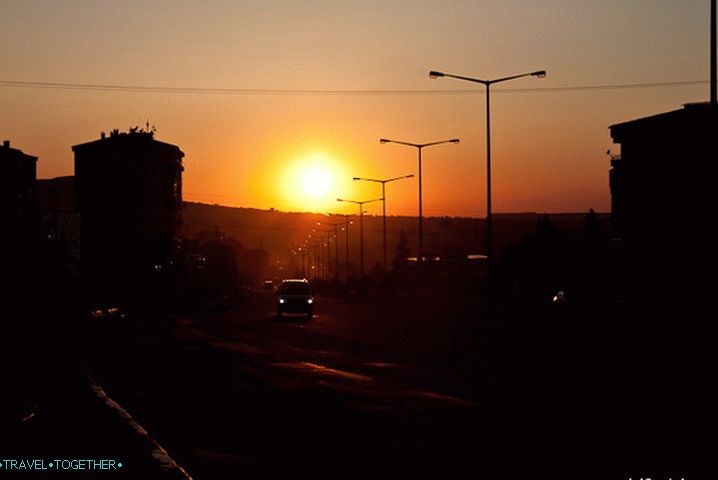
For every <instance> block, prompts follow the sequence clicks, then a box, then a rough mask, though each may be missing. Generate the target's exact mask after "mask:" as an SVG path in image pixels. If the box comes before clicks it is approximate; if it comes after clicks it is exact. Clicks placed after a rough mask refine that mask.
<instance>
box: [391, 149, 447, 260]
mask: <svg viewBox="0 0 718 480" xmlns="http://www.w3.org/2000/svg"><path fill="white" fill-rule="evenodd" d="M379 143H398V144H399V145H406V146H408V147H414V148H416V149H417V150H418V151H419V242H418V243H419V245H418V250H419V255H418V256H417V257H416V258H417V262H418V263H422V262H423V261H424V220H423V215H424V214H423V210H422V203H421V198H422V195H421V150H422V149H423V148H424V147H432V146H434V145H441V144H442V143H459V139H458V138H452V139H451V140H442V141H440V142H431V143H409V142H400V141H398V140H389V139H386V138H382V139H380V140H379Z"/></svg>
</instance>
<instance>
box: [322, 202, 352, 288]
mask: <svg viewBox="0 0 718 480" xmlns="http://www.w3.org/2000/svg"><path fill="white" fill-rule="evenodd" d="M327 215H334V216H337V217H344V241H345V242H346V246H345V248H344V256H345V260H344V270H345V273H346V275H345V279H346V278H349V224H351V223H354V222H353V221H349V217H351V215H346V214H343V213H328V214H327ZM335 225H336V224H335ZM337 243H338V239H337ZM338 258H339V257H337V259H338ZM338 271H339V270H337V272H338ZM337 278H339V274H338V273H337Z"/></svg>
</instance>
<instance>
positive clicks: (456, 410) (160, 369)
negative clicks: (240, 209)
mask: <svg viewBox="0 0 718 480" xmlns="http://www.w3.org/2000/svg"><path fill="white" fill-rule="evenodd" d="M273 301H274V297H273V295H272V293H271V292H269V291H265V290H257V291H253V292H251V293H250V294H249V295H248V296H247V298H246V299H245V301H244V302H242V303H241V304H239V305H237V306H236V307H235V308H232V309H229V310H226V311H213V312H210V311H204V312H197V313H192V314H181V315H169V316H168V315H166V314H159V313H158V314H150V313H146V312H145V313H143V314H128V315H127V316H125V317H119V316H106V317H101V318H98V319H94V320H91V321H89V323H88V324H87V325H86V328H83V329H82V332H81V334H78V335H79V337H81V340H79V341H78V344H77V345H78V346H77V347H76V348H77V349H78V352H80V353H78V352H75V353H76V355H70V356H72V357H73V358H74V357H78V358H77V359H76V364H77V365H80V366H78V367H77V368H78V369H79V370H82V371H85V370H83V369H84V368H85V366H87V370H86V372H87V375H88V378H90V381H91V382H93V385H94V386H95V387H96V388H98V387H101V388H102V389H103V391H104V392H106V393H107V395H108V397H109V398H112V399H113V400H114V401H116V402H117V404H119V405H120V406H121V407H122V409H123V410H124V411H125V412H126V413H127V414H129V415H131V416H132V417H133V419H134V421H135V422H136V424H138V425H141V426H142V427H143V428H144V430H146V433H147V435H146V436H145V437H143V438H142V439H141V440H138V439H137V436H136V435H134V436H133V435H132V434H131V433H127V430H126V429H125V430H123V429H122V427H121V426H120V425H119V423H123V422H124V423H127V422H128V420H127V418H124V419H118V418H117V417H118V416H117V415H114V414H112V413H108V411H107V409H106V408H102V407H98V406H97V402H93V401H91V400H89V399H88V398H85V397H83V396H82V395H79V394H77V393H71V394H70V393H67V394H65V393H62V394H60V393H55V394H49V395H46V396H45V398H46V400H45V401H40V404H41V407H42V408H40V409H39V410H40V412H41V414H40V415H38V416H37V418H36V419H34V420H30V421H29V422H26V423H27V424H28V425H30V426H23V427H22V428H16V429H15V430H13V431H10V430H6V435H5V440H8V438H9V437H8V435H10V434H12V435H15V436H14V437H12V438H10V440H11V441H10V442H8V443H9V444H10V445H11V447H7V448H11V449H13V448H14V452H15V453H16V454H17V455H22V454H24V453H27V452H28V451H32V450H33V449H39V450H40V451H42V453H43V454H48V455H49V454H55V455H62V454H65V455H71V454H72V453H73V452H83V453H84V452H87V454H88V455H95V456H96V455H100V454H103V455H106V456H115V457H118V458H127V459H128V460H130V461H128V462H127V463H128V467H127V469H126V470H125V471H123V472H112V473H111V474H109V475H111V476H107V475H105V476H102V477H98V478H163V477H161V476H162V475H165V476H167V478H181V477H182V475H184V474H183V473H182V472H178V470H177V469H172V468H159V467H158V466H157V462H154V463H153V462H152V461H151V460H152V456H153V455H154V457H155V458H154V459H155V460H156V457H157V448H156V447H158V446H161V447H162V448H163V449H164V452H165V453H168V454H169V455H170V456H171V457H172V459H174V461H176V464H177V465H179V466H181V467H182V468H183V469H184V470H185V471H186V473H187V474H188V475H191V476H192V478H196V479H226V478H267V477H274V476H279V475H283V476H286V475H291V476H313V477H321V478H325V477H332V478H342V477H347V476H350V477H354V476H359V475H361V476H364V477H367V476H368V477H370V478H373V477H385V476H389V475H393V476H395V477H397V478H409V477H412V476H420V477H422V478H427V477H436V478H577V479H581V478H611V479H613V478H616V479H628V478H642V477H643V478H648V477H651V478H654V479H658V478H666V479H668V478H686V479H688V478H712V477H711V476H708V477H706V476H705V475H706V473H707V469H710V470H711V471H714V469H712V465H711V464H710V463H708V462H707V461H706V460H707V459H709V458H710V456H709V455H708V453H709V445H710V443H709V442H708V440H707V438H709V437H708V436H706V435H710V431H711V429H710V428H709V422H708V421H707V418H706V417H705V416H704V412H706V411H708V409H706V408H705V406H706V405H707V404H709V402H708V400H707V398H708V396H707V392H708V391H709V390H710V388H709V387H710V384H711V379H710V377H709V376H708V375H707V374H706V372H707V371H709V369H708V368H706V365H707V363H706V362H707V357H708V355H707V354H706V352H705V350H704V349H703V348H702V347H700V345H704V344H706V343H707V342H704V341H698V340H697V337H701V336H702V335H701V334H700V333H699V332H700V331H699V330H695V331H691V329H690V328H685V327H682V326H681V327H679V326H678V325H680V323H679V322H677V321H676V322H673V323H670V322H668V323H666V322H665V321H664V320H663V319H665V318H668V319H669V320H670V319H671V316H675V315H676V314H671V313H669V312H657V311H656V310H655V309H654V308H647V307H630V308H628V307H625V308H622V309H612V310H611V311H606V310H601V309H596V310H590V309H589V310H586V309H580V310H578V309H577V310H566V311H543V310H542V311H539V312H530V313H529V312H525V311H524V312H519V313H518V314H517V313H516V312H513V313H512V314H511V315H499V316H495V317H489V316H487V315H486V314H485V313H482V309H480V308H479V307H478V306H476V305H473V304H472V303H471V302H469V301H462V300H460V299H457V298H435V297H432V295H430V294H429V293H428V292H424V293H419V294H412V295H395V296H392V297H380V298H373V299H369V298H366V299H357V298H349V299H347V298H338V297H329V296H321V295H320V296H319V297H318V303H317V314H316V315H315V317H314V319H313V320H311V321H309V322H307V321H305V320H304V319H301V318H299V317H297V318H294V317H292V318H282V319H278V318H276V317H275V315H274V306H273ZM659 318H660V319H661V320H660V321H658V319H659ZM676 320H678V319H677V318H676ZM671 325H673V327H671ZM57 350H58V351H59V352H60V354H61V355H63V354H65V355H67V354H70V353H72V352H67V351H65V350H64V349H63V348H58V349H57ZM44 360H46V361H50V360H51V358H46V359H44ZM80 377H81V375H78V376H75V377H73V378H75V379H76V381H77V385H71V383H72V382H64V383H62V384H61V385H57V388H56V389H55V390H54V391H56V392H80V391H86V390H83V388H84V387H83V380H82V379H80ZM46 390H47V389H45V391H46ZM95 393H96V391H95ZM93 408H96V410H93ZM73 415H76V417H75V418H73ZM93 424H94V427H93ZM32 425H35V426H32ZM113 425H114V426H113ZM8 432H10V433H8ZM48 432H52V434H49V433H48ZM88 438H92V440H89V441H88ZM13 439H17V441H15V442H13V441H12V440H13ZM88 445H94V449H93V448H89V447H88ZM88 448H89V451H88ZM5 451H11V450H7V449H6V450H5ZM142 459H145V460H142ZM44 475H45V476H40V477H39V478H56V477H54V476H52V475H50V474H48V473H47V472H45V473H44ZM48 475H50V476H48ZM0 478H4V477H3V472H0ZM24 478H31V477H30V476H25V477H24ZM32 478H38V477H32ZM57 478H70V477H68V476H59V477H57ZM72 478H88V476H87V475H85V474H84V473H83V474H82V475H81V476H77V475H76V476H75V477H72ZM713 478H714V477H713Z"/></svg>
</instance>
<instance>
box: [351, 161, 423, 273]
mask: <svg viewBox="0 0 718 480" xmlns="http://www.w3.org/2000/svg"><path fill="white" fill-rule="evenodd" d="M413 176H414V174H411V175H403V176H401V177H394V178H387V179H384V180H381V179H378V178H362V177H354V180H363V181H365V182H374V183H381V206H382V216H383V224H382V231H383V236H384V242H383V246H384V273H386V272H387V264H386V184H387V183H390V182H394V181H397V180H403V179H405V178H412V177H413Z"/></svg>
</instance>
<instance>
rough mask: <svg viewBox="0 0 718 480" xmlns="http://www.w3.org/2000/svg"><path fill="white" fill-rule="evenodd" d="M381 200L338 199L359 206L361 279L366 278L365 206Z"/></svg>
mask: <svg viewBox="0 0 718 480" xmlns="http://www.w3.org/2000/svg"><path fill="white" fill-rule="evenodd" d="M379 200H382V199H381V198H373V199H371V200H364V201H361V202H360V201H357V200H346V199H344V198H337V202H348V203H354V204H356V205H359V269H360V270H359V271H360V273H361V278H364V204H365V203H371V202H378V201H379Z"/></svg>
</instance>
